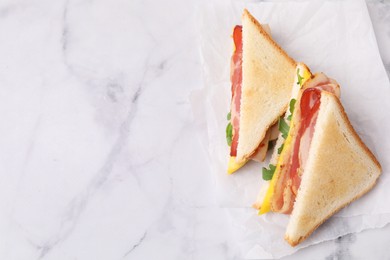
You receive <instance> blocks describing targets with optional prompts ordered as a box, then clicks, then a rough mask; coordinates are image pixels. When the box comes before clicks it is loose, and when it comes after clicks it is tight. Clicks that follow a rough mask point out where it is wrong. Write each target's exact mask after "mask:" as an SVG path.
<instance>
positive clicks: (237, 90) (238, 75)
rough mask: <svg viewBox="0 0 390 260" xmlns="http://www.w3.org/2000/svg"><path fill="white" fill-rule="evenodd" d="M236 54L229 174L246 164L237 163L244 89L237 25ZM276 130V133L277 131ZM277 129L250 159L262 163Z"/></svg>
mask: <svg viewBox="0 0 390 260" xmlns="http://www.w3.org/2000/svg"><path fill="white" fill-rule="evenodd" d="M264 26H265V27H264V28H265V30H266V31H267V32H269V27H268V26H267V25H264ZM233 42H234V47H235V49H234V52H233V55H232V58H231V69H230V71H231V75H230V80H231V82H232V88H231V91H232V103H231V111H230V113H229V114H228V120H229V124H228V126H227V128H226V137H227V142H228V145H230V156H231V159H230V162H229V173H232V172H234V171H236V170H238V169H239V168H240V167H241V166H243V165H244V164H245V162H244V163H236V162H235V160H234V159H235V157H236V155H237V146H238V141H239V134H238V133H239V130H240V106H241V89H242V52H243V44H242V26H241V25H236V26H235V27H234V29H233ZM275 130H276V131H275ZM277 133H278V132H277V127H275V126H273V127H271V128H270V129H269V131H267V133H266V136H265V137H264V139H263V140H262V142H261V143H260V144H259V146H258V147H257V149H256V150H255V151H254V153H253V154H252V156H251V157H250V159H252V160H255V161H258V162H262V161H263V160H264V157H265V153H266V152H267V148H268V142H269V141H270V140H274V139H276V138H277Z"/></svg>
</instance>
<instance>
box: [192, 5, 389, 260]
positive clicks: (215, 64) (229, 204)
mask: <svg viewBox="0 0 390 260" xmlns="http://www.w3.org/2000/svg"><path fill="white" fill-rule="evenodd" d="M243 8H247V9H248V10H249V11H250V12H251V13H252V14H253V15H254V16H255V17H256V18H257V19H258V20H259V21H260V22H261V23H268V24H269V25H270V27H271V32H272V36H273V38H274V39H275V40H276V42H278V43H279V44H280V45H281V46H282V48H284V49H285V50H286V51H287V53H289V55H290V56H292V57H293V58H294V59H295V60H296V61H302V62H304V63H306V64H307V65H308V66H309V68H310V69H311V71H312V72H320V71H323V72H325V73H326V74H327V75H328V76H329V77H332V78H334V79H336V80H337V81H338V82H339V84H340V86H341V101H342V103H343V105H344V108H345V110H346V112H347V114H348V116H349V119H350V121H351V123H352V125H353V126H354V128H355V130H356V131H357V132H358V134H359V135H360V137H361V138H362V139H363V141H364V142H365V143H366V145H367V146H368V147H369V148H370V149H371V151H372V152H373V153H374V154H375V155H376V157H377V158H378V160H379V162H380V163H381V165H382V168H383V173H382V176H381V177H380V180H379V182H378V184H377V185H376V187H375V188H374V189H373V190H372V191H371V192H369V193H368V194H367V195H365V196H364V197H362V198H361V199H359V200H357V201H356V202H354V203H352V204H351V205H350V206H348V207H346V208H344V209H343V210H341V211H340V212H339V213H337V214H336V215H335V216H334V217H333V218H331V219H330V220H329V221H327V223H326V224H325V225H323V226H322V227H321V228H320V229H318V230H317V231H316V232H315V233H314V234H313V235H312V236H311V237H310V238H309V239H308V240H306V241H305V242H304V243H303V244H302V245H300V247H298V249H299V248H301V247H305V246H308V245H312V244H316V243H319V242H321V241H325V240H330V239H334V238H337V237H338V236H340V235H344V234H347V233H351V232H360V231H361V230H364V229H367V228H375V227H382V226H383V225H385V224H386V223H389V222H390V203H387V202H388V201H389V200H390V189H388V188H387V187H388V186H389V185H390V176H389V165H390V157H389V156H388V153H389V152H390V138H387V137H386V136H387V134H388V133H390V116H389V115H390V85H389V79H388V77H387V74H386V71H385V69H384V66H383V64H382V60H381V58H380V55H379V51H378V47H377V43H376V39H375V34H374V31H373V28H372V24H371V20H370V17H369V14H368V11H367V7H366V4H365V2H364V1H363V0H359V1H356V0H349V1H299V2H286V1H283V2H260V3H253V2H250V3H248V2H229V3H225V4H215V3H214V4H209V5H206V6H203V7H202V8H200V11H199V13H198V25H199V28H198V29H199V34H198V35H199V44H200V53H201V57H202V65H203V70H204V71H203V72H204V88H203V89H201V90H198V91H195V92H194V93H193V94H192V95H191V103H192V107H193V111H194V116H195V122H196V124H197V125H198V126H199V133H200V136H201V140H202V142H203V143H204V146H205V148H206V150H207V152H208V155H209V163H210V167H211V170H212V172H213V174H214V176H215V178H216V188H217V197H218V203H219V205H220V206H221V207H226V208H229V209H231V214H230V215H231V217H232V222H234V224H235V225H236V226H237V227H238V228H237V230H241V233H240V234H237V237H239V240H240V242H239V243H240V245H241V247H242V250H243V255H244V256H246V257H249V258H258V257H281V256H284V255H288V254H291V253H293V252H294V251H296V250H297V248H291V247H290V246H289V245H288V244H287V243H286V242H285V241H284V240H283V236H284V232H285V228H286V225H287V220H288V217H287V216H284V215H279V214H267V215H265V216H258V215H257V214H256V211H255V210H253V209H250V206H251V205H252V204H253V202H254V201H255V198H256V195H257V193H258V191H259V188H260V186H261V185H262V184H263V180H262V177H261V167H262V166H267V165H268V159H267V160H266V161H265V163H264V164H259V163H256V162H250V163H248V164H247V165H246V166H244V168H242V169H241V170H239V171H238V172H236V173H235V174H233V175H228V174H227V173H226V169H227V162H228V155H229V147H228V146H227V144H226V138H225V128H226V125H227V120H226V114H227V113H228V112H229V107H230V95H231V94H230V87H231V86H230V80H229V77H230V57H231V54H232V50H233V49H232V48H233V47H232V40H231V33H232V29H233V27H234V26H235V25H236V24H240V23H241V14H242V10H243ZM237 208H240V209H242V210H234V209H237ZM238 212H239V213H238Z"/></svg>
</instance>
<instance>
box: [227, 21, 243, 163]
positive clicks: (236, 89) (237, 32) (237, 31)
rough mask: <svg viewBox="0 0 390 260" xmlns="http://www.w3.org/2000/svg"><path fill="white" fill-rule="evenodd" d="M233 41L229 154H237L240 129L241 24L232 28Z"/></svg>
mask: <svg viewBox="0 0 390 260" xmlns="http://www.w3.org/2000/svg"><path fill="white" fill-rule="evenodd" d="M233 41H234V46H235V50H234V53H233V56H232V61H231V66H232V68H231V82H232V104H231V119H230V120H231V125H232V130H233V133H232V141H231V146H230V156H236V155H237V145H238V133H239V129H240V105H241V85H242V26H240V25H237V26H236V27H234V30H233Z"/></svg>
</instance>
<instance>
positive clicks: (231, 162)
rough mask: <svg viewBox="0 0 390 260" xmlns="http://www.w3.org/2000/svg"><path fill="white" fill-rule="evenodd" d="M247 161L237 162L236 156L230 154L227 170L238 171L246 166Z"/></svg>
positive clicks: (230, 172)
mask: <svg viewBox="0 0 390 260" xmlns="http://www.w3.org/2000/svg"><path fill="white" fill-rule="evenodd" d="M246 163H247V161H244V162H242V163H237V162H236V157H235V156H230V159H229V163H228V170H227V172H228V173H229V174H232V173H233V172H235V171H237V170H238V169H240V168H241V167H242V166H244V165H245V164H246Z"/></svg>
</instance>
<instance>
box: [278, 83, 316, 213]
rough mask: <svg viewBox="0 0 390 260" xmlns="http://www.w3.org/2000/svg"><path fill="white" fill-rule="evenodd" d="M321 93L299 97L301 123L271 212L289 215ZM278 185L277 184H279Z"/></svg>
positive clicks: (308, 90)
mask: <svg viewBox="0 0 390 260" xmlns="http://www.w3.org/2000/svg"><path fill="white" fill-rule="evenodd" d="M320 99H321V91H320V90H319V89H317V88H309V89H306V90H305V91H304V92H303V94H302V97H301V102H300V108H301V115H300V116H301V122H300V125H299V127H298V131H297V135H296V138H295V141H294V143H293V144H292V145H293V151H292V154H291V155H290V158H289V159H288V161H290V163H289V164H287V165H286V166H285V167H283V169H282V171H281V174H282V175H281V178H280V179H279V183H281V186H282V187H284V188H281V189H277V190H276V191H275V195H274V196H275V197H274V203H273V210H274V211H277V212H281V213H286V214H289V213H291V211H292V208H293V203H294V201H295V197H296V195H297V192H298V188H299V185H300V184H301V177H302V173H303V170H302V168H301V166H303V165H305V162H306V159H307V155H308V152H309V148H310V142H311V138H312V137H313V133H314V126H315V123H316V120H317V116H318V108H319V107H320ZM279 183H278V184H279Z"/></svg>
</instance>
